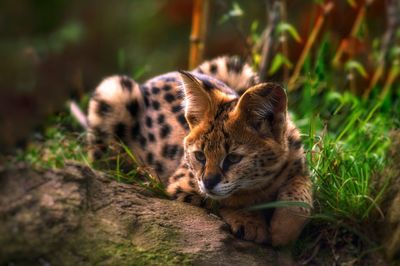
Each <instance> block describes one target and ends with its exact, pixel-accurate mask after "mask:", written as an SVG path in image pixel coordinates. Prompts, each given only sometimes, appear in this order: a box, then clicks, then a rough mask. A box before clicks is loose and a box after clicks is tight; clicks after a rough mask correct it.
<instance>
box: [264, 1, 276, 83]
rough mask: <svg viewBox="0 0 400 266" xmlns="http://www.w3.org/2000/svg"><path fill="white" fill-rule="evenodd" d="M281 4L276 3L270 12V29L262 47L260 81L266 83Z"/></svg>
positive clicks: (268, 28)
mask: <svg viewBox="0 0 400 266" xmlns="http://www.w3.org/2000/svg"><path fill="white" fill-rule="evenodd" d="M280 11H281V3H280V2H279V1H277V2H274V4H273V6H272V9H271V10H269V12H268V27H267V29H266V34H265V39H264V45H263V47H262V53H261V62H260V71H259V76H260V81H266V76H267V70H268V67H269V65H270V64H271V58H272V56H271V55H272V47H273V45H274V32H275V28H276V26H277V25H278V22H279V20H280Z"/></svg>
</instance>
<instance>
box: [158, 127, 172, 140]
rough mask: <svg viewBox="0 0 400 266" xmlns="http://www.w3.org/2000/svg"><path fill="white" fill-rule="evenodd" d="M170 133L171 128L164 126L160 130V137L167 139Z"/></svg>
mask: <svg viewBox="0 0 400 266" xmlns="http://www.w3.org/2000/svg"><path fill="white" fill-rule="evenodd" d="M169 133H171V127H170V126H169V125H163V126H162V128H161V130H160V137H161V138H166V137H167V136H168V135H169Z"/></svg>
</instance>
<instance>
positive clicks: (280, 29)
mask: <svg viewBox="0 0 400 266" xmlns="http://www.w3.org/2000/svg"><path fill="white" fill-rule="evenodd" d="M285 32H288V33H289V35H290V36H292V38H293V39H294V40H295V41H296V42H298V43H301V42H302V40H301V37H300V35H299V33H298V32H297V30H296V28H295V27H294V26H293V25H291V24H289V23H287V22H280V23H279V24H278V26H277V27H276V33H277V34H280V33H285Z"/></svg>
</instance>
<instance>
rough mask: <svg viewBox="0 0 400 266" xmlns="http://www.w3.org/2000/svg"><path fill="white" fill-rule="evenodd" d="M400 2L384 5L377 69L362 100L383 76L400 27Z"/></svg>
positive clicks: (395, 0) (394, 0)
mask: <svg viewBox="0 0 400 266" xmlns="http://www.w3.org/2000/svg"><path fill="white" fill-rule="evenodd" d="M399 12H400V0H388V1H387V3H386V14H387V25H388V26H387V29H386V32H385V35H384V36H383V41H382V46H381V53H380V56H379V60H378V68H377V69H376V70H375V72H374V75H373V78H372V80H371V83H370V84H369V86H368V88H367V89H366V90H365V91H364V94H363V98H364V99H367V98H368V97H369V94H370V93H371V91H372V89H373V88H374V87H375V86H376V84H377V83H378V81H379V80H380V79H381V77H382V76H383V74H384V72H385V69H386V67H387V64H388V52H389V49H390V48H391V47H392V46H393V44H394V42H395V33H396V29H397V28H398V26H399V25H400V18H399V15H398V14H399Z"/></svg>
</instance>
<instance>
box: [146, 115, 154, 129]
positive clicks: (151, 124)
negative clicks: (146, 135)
mask: <svg viewBox="0 0 400 266" xmlns="http://www.w3.org/2000/svg"><path fill="white" fill-rule="evenodd" d="M146 126H147V127H148V128H151V127H152V126H153V120H152V119H151V117H150V116H146Z"/></svg>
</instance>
